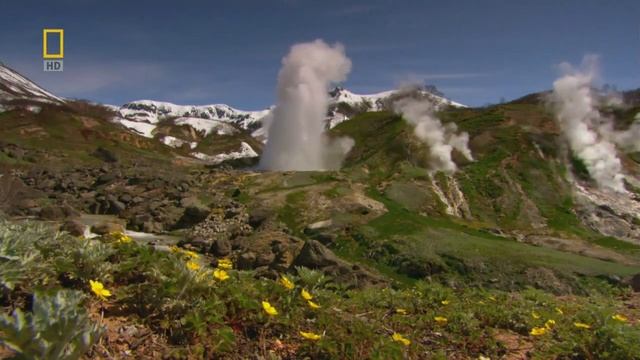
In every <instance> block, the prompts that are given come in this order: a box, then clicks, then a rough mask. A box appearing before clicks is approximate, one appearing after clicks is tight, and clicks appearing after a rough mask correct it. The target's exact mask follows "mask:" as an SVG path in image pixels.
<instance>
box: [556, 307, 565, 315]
mask: <svg viewBox="0 0 640 360" xmlns="http://www.w3.org/2000/svg"><path fill="white" fill-rule="evenodd" d="M556 312H557V313H558V314H560V315H564V311H562V309H560V308H559V307H557V308H556Z"/></svg>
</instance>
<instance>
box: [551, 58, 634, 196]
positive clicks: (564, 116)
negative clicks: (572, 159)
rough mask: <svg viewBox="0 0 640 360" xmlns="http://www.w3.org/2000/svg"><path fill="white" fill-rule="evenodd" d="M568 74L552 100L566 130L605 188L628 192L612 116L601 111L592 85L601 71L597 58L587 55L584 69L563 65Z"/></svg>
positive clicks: (556, 86) (558, 83)
mask: <svg viewBox="0 0 640 360" xmlns="http://www.w3.org/2000/svg"><path fill="white" fill-rule="evenodd" d="M561 67H562V69H563V71H564V76H562V77H561V78H559V79H558V80H556V81H555V82H554V83H553V93H552V94H551V98H550V100H551V104H552V106H553V109H554V111H555V114H556V120H557V122H558V125H559V126H560V129H561V130H562V133H563V134H564V136H565V137H566V138H567V141H568V142H569V146H570V147H571V150H572V151H573V153H574V154H575V155H576V156H577V157H578V158H580V159H581V160H582V161H583V162H584V164H585V166H586V167H587V170H588V171H589V175H591V177H592V178H593V179H594V180H595V181H596V183H597V184H598V186H600V187H602V188H608V189H612V190H615V191H618V192H624V191H625V188H624V181H623V179H624V175H623V174H622V164H621V162H620V159H619V158H618V156H617V153H616V146H615V142H616V139H615V138H616V137H623V136H622V133H617V132H614V131H612V130H611V129H612V128H613V127H612V120H611V119H608V118H606V117H603V116H602V114H601V113H600V112H599V111H598V104H599V99H598V97H597V94H595V93H594V91H593V89H592V81H593V80H594V78H595V76H596V74H597V58H596V57H595V56H587V57H585V59H584V61H583V66H582V69H581V70H578V69H575V68H573V67H572V66H571V65H569V64H567V63H563V64H562V65H561Z"/></svg>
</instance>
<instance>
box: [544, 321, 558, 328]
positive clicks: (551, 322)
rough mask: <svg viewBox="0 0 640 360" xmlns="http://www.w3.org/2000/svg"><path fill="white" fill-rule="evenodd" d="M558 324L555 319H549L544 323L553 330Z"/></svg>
mask: <svg viewBox="0 0 640 360" xmlns="http://www.w3.org/2000/svg"><path fill="white" fill-rule="evenodd" d="M555 325H556V321H555V320H553V319H549V320H547V322H545V323H544V327H546V328H547V329H548V330H551V328H553V327H554V326H555Z"/></svg>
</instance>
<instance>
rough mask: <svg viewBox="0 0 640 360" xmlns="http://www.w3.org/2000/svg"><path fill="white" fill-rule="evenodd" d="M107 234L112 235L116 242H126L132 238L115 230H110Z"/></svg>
mask: <svg viewBox="0 0 640 360" xmlns="http://www.w3.org/2000/svg"><path fill="white" fill-rule="evenodd" d="M109 235H111V237H113V238H114V239H116V243H118V244H128V243H130V242H131V241H132V240H131V238H130V237H129V236H127V235H125V234H123V233H121V232H119V231H116V232H112V233H110V234H109Z"/></svg>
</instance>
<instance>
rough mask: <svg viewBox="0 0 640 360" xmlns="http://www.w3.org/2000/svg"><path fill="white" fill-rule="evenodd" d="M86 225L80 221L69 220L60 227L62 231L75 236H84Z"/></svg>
mask: <svg viewBox="0 0 640 360" xmlns="http://www.w3.org/2000/svg"><path fill="white" fill-rule="evenodd" d="M84 229H85V225H84V224H83V223H81V222H80V221H78V220H67V221H65V223H64V224H62V226H61V227H60V230H61V231H66V232H68V233H69V234H71V235H73V236H82V235H84Z"/></svg>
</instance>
